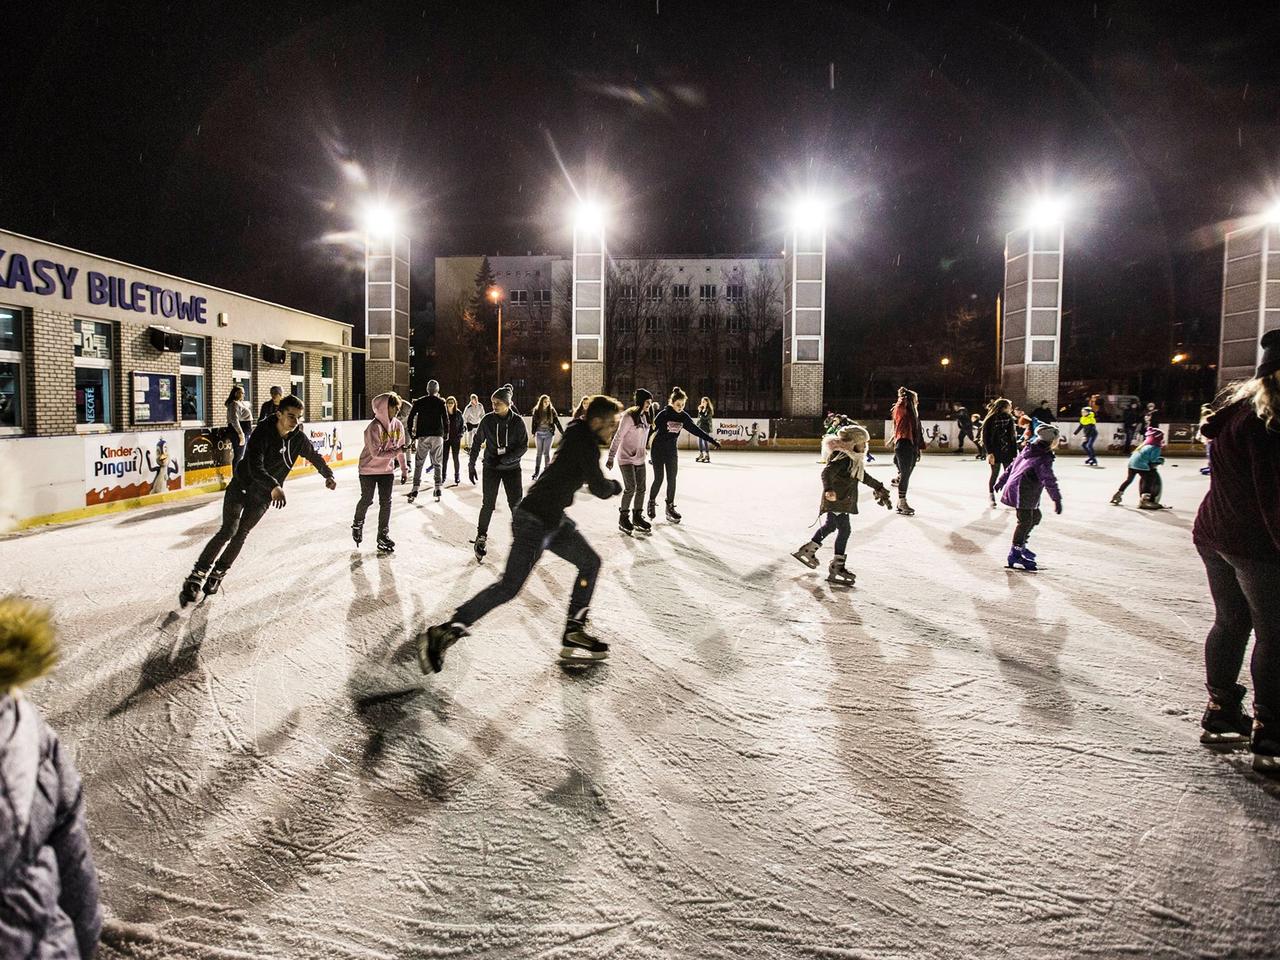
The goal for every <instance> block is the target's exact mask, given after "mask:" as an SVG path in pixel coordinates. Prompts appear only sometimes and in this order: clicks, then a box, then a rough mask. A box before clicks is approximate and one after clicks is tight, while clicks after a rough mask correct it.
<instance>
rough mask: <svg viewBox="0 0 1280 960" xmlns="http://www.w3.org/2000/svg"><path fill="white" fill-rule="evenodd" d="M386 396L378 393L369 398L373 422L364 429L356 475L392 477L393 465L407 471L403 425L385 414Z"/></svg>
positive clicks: (398, 420)
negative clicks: (362, 444) (371, 405)
mask: <svg viewBox="0 0 1280 960" xmlns="http://www.w3.org/2000/svg"><path fill="white" fill-rule="evenodd" d="M389 396H390V394H386V393H380V394H378V395H377V396H376V397H374V398H373V419H372V420H370V421H369V425H368V426H367V427H365V428H364V449H363V450H361V451H360V475H361V476H362V477H370V476H381V475H383V474H388V473H394V472H395V465H396V464H397V463H399V464H400V469H401V470H408V469H409V458H408V456H406V455H405V452H404V448H405V443H406V442H407V438H406V434H405V429H404V424H403V423H401V422H400V419H399V418H398V417H397V418H396V419H394V420H393V419H392V418H391V417H390V416H389V415H388V414H387V399H388V397H389Z"/></svg>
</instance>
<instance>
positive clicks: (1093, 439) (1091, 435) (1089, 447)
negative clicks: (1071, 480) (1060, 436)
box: [1072, 407, 1098, 467]
mask: <svg viewBox="0 0 1280 960" xmlns="http://www.w3.org/2000/svg"><path fill="white" fill-rule="evenodd" d="M1072 433H1073V434H1076V433H1083V434H1084V465H1085V466H1086V467H1096V466H1097V465H1098V455H1097V453H1095V452H1094V448H1093V445H1094V444H1095V443H1097V442H1098V415H1097V414H1096V413H1094V412H1093V407H1081V408H1080V423H1079V424H1078V425H1077V426H1076V428H1075V430H1073V431H1072Z"/></svg>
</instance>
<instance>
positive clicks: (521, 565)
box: [451, 473, 600, 626]
mask: <svg viewBox="0 0 1280 960" xmlns="http://www.w3.org/2000/svg"><path fill="white" fill-rule="evenodd" d="M485 476H486V477H488V476H489V474H487V473H486V474H485ZM544 550H550V551H551V552H552V553H554V554H555V555H556V556H557V557H560V558H562V559H564V560H568V561H569V562H570V563H572V564H573V565H574V566H575V567H577V568H578V574H577V576H576V577H574V580H573V593H572V594H571V596H570V598H569V616H570V618H572V619H575V620H583V619H585V618H586V614H587V607H589V606H591V595H592V594H593V593H594V592H595V589H596V575H597V574H599V572H600V557H599V555H598V554H597V553H596V552H595V551H594V550H592V549H591V545H590V544H588V543H587V541H586V540H584V539H583V537H582V534H581V533H579V532H578V528H577V526H576V525H575V524H574V522H573V521H572V520H570V519H569V518H568V517H563V518H562V519H561V520H560V524H559V526H556V527H548V526H547V525H546V524H544V523H543V522H542V521H541V520H540V519H538V518H537V517H535V516H534V515H533V514H531V513H529V512H528V511H526V510H516V511H515V513H514V514H512V517H511V552H510V553H509V554H507V566H506V569H505V570H503V571H502V579H501V580H499V581H498V582H497V583H494V584H491V585H490V586H488V587H485V588H484V589H483V590H481V591H480V592H479V593H477V594H476V595H475V596H474V597H472V598H471V599H470V600H468V601H467V602H466V603H464V604H463V605H462V606H460V607H459V608H458V609H457V611H456V612H455V613H454V615H453V617H452V618H451V620H452V622H455V623H462V624H466V625H467V626H470V625H471V624H473V623H475V622H476V621H477V620H479V619H480V618H481V617H483V616H484V615H485V614H486V613H488V612H489V611H490V610H493V609H494V608H496V607H500V606H502V605H503V604H504V603H507V602H509V601H511V600H514V599H515V597H516V595H517V594H518V593H519V592H520V588H521V587H523V586H524V582H525V581H526V580H528V579H529V574H530V573H532V572H533V567H534V564H536V563H537V562H538V558H539V557H541V556H542V552H543V551H544Z"/></svg>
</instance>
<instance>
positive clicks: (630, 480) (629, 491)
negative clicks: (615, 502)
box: [618, 463, 645, 510]
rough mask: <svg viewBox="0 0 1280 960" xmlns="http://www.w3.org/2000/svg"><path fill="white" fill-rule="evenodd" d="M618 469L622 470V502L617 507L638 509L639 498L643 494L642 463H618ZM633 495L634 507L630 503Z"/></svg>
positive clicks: (643, 473)
mask: <svg viewBox="0 0 1280 960" xmlns="http://www.w3.org/2000/svg"><path fill="white" fill-rule="evenodd" d="M618 469H620V470H621V471H622V504H621V506H620V507H619V508H618V509H620V510H627V509H635V510H639V509H640V507H641V506H642V504H641V503H640V498H641V497H643V496H644V482H645V477H644V475H645V469H644V464H643V463H622V464H619V465H618ZM633 497H634V498H635V500H634V507H633V505H632V498H633Z"/></svg>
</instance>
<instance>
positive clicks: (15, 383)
mask: <svg viewBox="0 0 1280 960" xmlns="http://www.w3.org/2000/svg"><path fill="white" fill-rule="evenodd" d="M23 317H24V314H23V312H22V311H21V310H18V309H15V308H14V307H0V434H10V433H21V432H22V423H23V421H22V323H23Z"/></svg>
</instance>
